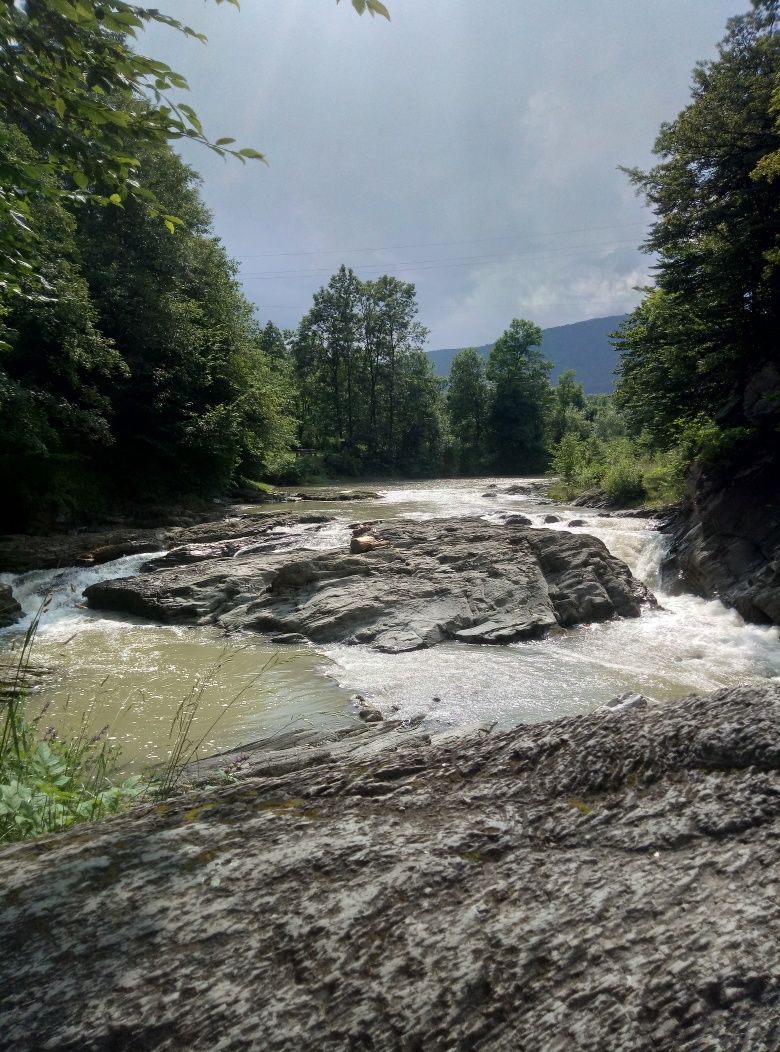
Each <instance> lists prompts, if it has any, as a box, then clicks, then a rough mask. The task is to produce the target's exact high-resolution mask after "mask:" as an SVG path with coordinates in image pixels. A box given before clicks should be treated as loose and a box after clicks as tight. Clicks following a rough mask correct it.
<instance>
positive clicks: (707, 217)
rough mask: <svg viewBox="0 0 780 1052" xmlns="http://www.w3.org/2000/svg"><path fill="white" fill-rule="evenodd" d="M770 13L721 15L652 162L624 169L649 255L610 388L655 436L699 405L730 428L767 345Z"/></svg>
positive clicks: (775, 306) (774, 49)
mask: <svg viewBox="0 0 780 1052" xmlns="http://www.w3.org/2000/svg"><path fill="white" fill-rule="evenodd" d="M779 12H780V4H778V0H755V3H754V5H753V10H752V11H751V12H750V13H748V14H746V15H743V16H740V17H738V18H734V19H732V20H731V21H730V22H729V24H728V31H727V34H726V37H725V39H724V40H723V41H722V43H721V45H720V47H719V54H718V57H717V59H715V60H714V61H712V62H705V63H700V64H699V65H698V66H697V67H696V68H695V70H694V73H693V88H692V99H691V102H690V104H689V105H688V106H687V107H686V108H685V109H684V110H683V111H682V112H681V113H680V115H679V116H678V117H677V119H676V120H674V121H672V122H671V123H669V124H665V125H663V126H662V128H661V131H660V134H659V136H658V139H657V141H656V144H655V152H656V154H657V155H658V156H659V158H660V163H659V164H658V165H656V167H654V168H653V169H651V170H650V171H649V172H640V171H631V172H630V175H631V178H632V180H633V182H634V184H635V186H636V187H637V189H638V190H639V191H640V192H642V193H644V195H645V196H646V198H647V200H648V202H649V204H650V205H651V206H652V208H653V210H654V212H655V216H656V219H655V222H654V224H653V227H652V229H651V233H650V236H649V238H648V241H647V244H646V248H647V250H648V251H649V252H654V253H657V263H656V267H655V271H656V280H655V287H654V288H653V289H652V290H648V292H647V294H646V296H645V299H644V301H643V302H642V304H641V305H640V307H639V308H638V309H637V310H636V311H634V313H633V314H632V315H631V317H630V318H629V319H628V321H627V322H625V323H624V325H623V326H622V327H621V330H620V332H619V335H618V340H617V346H618V348H619V349H620V350H621V351H622V354H623V357H622V366H621V369H622V379H621V382H620V385H619V398H620V400H621V402H622V405H623V406H624V407H625V409H626V410H627V415H628V418H629V420H630V421H631V422H632V424H633V425H634V426H635V427H636V428H637V429H640V428H642V427H644V428H647V429H648V430H649V431H650V432H651V433H652V434H653V435H654V437H655V439H656V441H658V442H659V443H661V444H668V443H670V442H672V441H673V440H674V437H675V435H676V434H677V433H678V431H679V428H680V426H681V424H684V423H685V421H686V420H690V419H692V418H694V417H695V416H696V415H697V414H699V413H701V412H704V413H706V414H708V415H709V416H710V417H715V418H717V419H718V420H720V421H721V422H723V423H724V424H727V425H729V426H731V425H737V426H740V425H741V424H742V423H743V422H744V419H743V410H744V406H743V402H744V397H745V392H746V389H747V388H748V387H749V385H751V383H752V378H753V377H754V376H755V375H756V374H757V373H758V371H759V370H760V369H761V367H762V365H763V364H764V363H768V362H770V361H771V360H773V359H774V358H775V357H776V354H777V331H778V321H779V315H780V195H778V193H777V186H776V185H775V184H774V183H773V182H772V181H771V178H770V176H771V174H772V168H771V158H773V157H774V156H776V154H777V151H778V148H780V132H779V130H778V126H777V123H776V117H777V114H776V84H777V82H778V76H779V75H780V34H778V17H779Z"/></svg>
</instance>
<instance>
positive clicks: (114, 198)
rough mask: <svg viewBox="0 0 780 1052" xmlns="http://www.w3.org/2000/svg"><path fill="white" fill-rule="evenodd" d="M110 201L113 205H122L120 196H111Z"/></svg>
mask: <svg viewBox="0 0 780 1052" xmlns="http://www.w3.org/2000/svg"><path fill="white" fill-rule="evenodd" d="M108 200H109V201H110V202H111V204H112V205H121V204H122V198H121V197H120V196H119V194H111V195H110V196H109V198H108Z"/></svg>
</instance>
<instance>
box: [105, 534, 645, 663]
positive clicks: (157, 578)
mask: <svg viewBox="0 0 780 1052" xmlns="http://www.w3.org/2000/svg"><path fill="white" fill-rule="evenodd" d="M373 536H375V537H376V539H377V541H378V542H379V543H377V544H376V546H374V547H369V548H368V550H366V551H365V552H364V553H363V554H352V553H350V552H348V551H325V552H311V551H309V552H297V553H290V552H285V553H276V554H262V553H260V554H256V553H253V552H252V551H251V550H247V551H244V552H239V553H238V554H236V555H234V556H233V557H232V558H228V559H225V558H223V557H221V556H223V552H224V548H223V547H221V546H220V545H219V544H215V545H214V546H213V551H212V552H211V553H209V552H208V551H207V550H205V548H204V546H203V545H201V546H199V547H198V551H197V552H193V551H191V550H189V549H188V548H182V549H180V550H177V551H175V552H172V553H171V555H170V556H168V557H166V559H165V560H158V561H153V562H152V563H150V567H151V568H152V572H150V573H146V574H143V575H141V576H138V577H133V578H127V579H123V580H113V581H105V582H101V583H99V584H95V585H92V586H90V587H89V588H88V589H87V590H86V592H85V595H86V596H87V599H88V601H89V604H90V606H93V607H96V608H98V609H108V610H119V611H127V612H130V613H133V614H138V615H140V616H142V617H148V618H152V619H154V620H161V621H180V622H191V623H203V622H213V623H217V624H220V625H222V626H223V627H225V628H228V629H253V630H255V631H262V632H276V633H284V634H286V633H291V632H293V633H300V634H301V635H304V636H306V638H307V639H310V640H312V641H313V642H317V643H333V642H339V643H352V644H355V643H367V644H370V645H372V646H374V647H376V648H378V649H382V650H386V651H390V652H399V651H404V650H415V649H419V648H421V647H428V646H433V645H435V644H436V643H439V642H441V641H443V640H445V639H459V640H462V641H464V642H480V643H507V642H512V641H513V640H517V639H524V638H529V637H533V636H539V635H542V634H544V632H545V631H547V630H548V629H549V628H551V627H553V626H556V625H559V626H564V627H566V626H569V625H574V624H577V623H581V622H588V621H603V620H607V619H609V618H611V617H614V616H617V615H619V616H623V617H636V616H638V615H639V612H640V606H641V604H642V603H643V602H646V601H652V597H651V596H650V595H649V593H648V592H647V590H646V589H645V587H644V585H642V584H641V582H639V581H636V580H635V579H634V578H633V577H632V576H631V572H630V570H629V569H628V567H627V566H626V565H625V564H624V563H623V562H621V561H620V560H619V559H616V558H615V557H614V556H612V555H610V553H609V551H608V550H607V548H606V547H605V545H604V544H603V543H602V542H601V541H599V540H597V539H596V538H594V537H589V536H586V535H579V536H572V535H570V534H567V533H564V532H561V531H553V530H532V529H528V528H526V527H525V526H523V525H521V524H510V525H506V524H505V525H493V524H489V523H486V522H483V521H481V520H478V519H452V520H446V521H441V520H439V521H432V522H402V521H393V522H389V523H385V524H383V525H381V526H379V525H378V526H376V527H375V528H374V534H373ZM361 539H362V538H361ZM209 554H211V555H213V556H214V557H212V558H209V557H208V556H209ZM195 559H197V560H199V561H197V562H194V561H193V560H195ZM175 561H179V563H180V565H178V566H176V565H171V563H172V562H175Z"/></svg>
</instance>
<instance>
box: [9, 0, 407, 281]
mask: <svg viewBox="0 0 780 1052" xmlns="http://www.w3.org/2000/svg"><path fill="white" fill-rule="evenodd" d="M337 2H338V0H337ZM216 3H217V4H222V3H229V4H232V5H233V6H234V7H238V6H239V3H238V0H216ZM352 3H353V7H354V8H355V10H357V11H358V13H359V14H362V13H363V12H364V11H365V10H368V11H369V13H370V14H371V15H372V16H373V15H381V16H382V17H384V18H387V19H389V18H390V15H389V13H388V11H387V8H386V7H385V5H384V4H382V3H381V2H380V0H352ZM157 26H165V27H167V28H169V29H172V30H174V31H176V32H178V33H181V34H182V35H183V36H185V37H191V38H193V39H194V40H197V41H200V42H201V43H205V42H206V37H205V36H204V35H203V34H202V33H198V32H196V31H195V30H194V29H191V28H190V27H189V26H188V25H186V24H185V23H183V22H181V21H179V20H178V19H176V18H173V17H172V16H171V15H167V14H164V13H163V12H161V11H160V10H158V9H157V8H153V7H144V6H141V5H139V4H134V3H128V2H127V0H26V2H22V0H6V2H5V3H2V4H0V260H2V262H0V301H2V300H3V298H4V297H5V298H8V297H9V296H11V297H13V296H15V295H20V294H23V290H22V285H23V284H24V282H25V280H26V281H27V282H29V278H30V276H31V274H34V273H35V269H34V262H33V260H34V257H35V255H36V253H37V251H39V250H40V247H41V245H42V244H43V243H44V234H43V232H42V231H41V230H40V229H39V228H38V226H37V224H36V222H35V219H36V210H37V207H38V206H39V205H40V204H41V203H42V202H43V203H49V204H51V203H57V204H67V205H69V206H71V205H78V204H82V203H85V202H90V203H91V204H93V205H100V206H103V207H109V208H122V207H123V206H124V205H126V204H127V202H128V201H130V200H135V201H136V202H141V203H143V205H144V206H145V207H146V208H147V209H148V211H149V214H150V215H151V216H153V217H155V218H157V219H158V221H159V223H160V226H161V227H162V228H163V229H164V230H167V231H168V232H169V233H174V231H175V230H176V229H177V227H178V226H180V225H181V223H182V222H183V217H182V216H181V214H180V213H179V211H178V209H176V211H175V212H174V211H172V210H171V206H170V203H166V202H163V201H161V200H160V199H159V198H158V197H156V196H155V194H154V192H153V190H152V189H150V187H149V185H148V181H147V180H146V179H145V178H144V176H145V173H144V172H143V157H144V156H145V155H146V156H148V155H149V154H150V153H151V154H153V153H155V152H156V151H157V150H159V149H160V148H163V147H165V146H166V145H167V144H168V143H170V142H174V141H177V140H179V139H191V140H194V141H196V142H199V143H201V144H202V145H204V146H205V147H207V148H208V149H209V150H212V151H213V152H214V153H217V154H218V155H220V156H222V157H227V156H230V157H234V158H236V159H238V160H239V161H241V163H242V164H243V163H246V161H247V160H260V161H264V160H265V158H264V156H263V154H261V153H260V152H258V151H257V150H256V149H254V148H253V147H250V146H244V147H240V146H236V145H235V142H236V140H235V139H234V138H232V137H231V136H220V137H219V138H217V139H213V138H211V137H209V136H208V135H207V134H206V132H205V131H204V129H203V126H202V124H201V122H200V120H199V118H198V115H197V113H196V112H195V110H194V109H193V108H192V107H191V106H190V105H189V104H188V103H186V102H183V101H181V98H180V96H179V93H180V92H183V91H186V90H188V84H187V81H186V79H185V78H184V77H183V76H182V75H181V74H180V73H177V72H176V71H175V70H173V69H171V67H170V66H168V65H167V64H166V63H164V62H161V61H160V60H159V59H155V58H152V57H150V56H148V55H144V54H142V53H141V51H140V48H139V44H140V38H141V37H142V35H143V32H144V30H146V29H148V28H150V27H157ZM9 129H18V130H19V131H21V132H22V133H23V135H24V136H25V137H26V138H27V140H28V141H29V143H30V144H31V146H32V150H33V155H32V156H31V155H30V154H29V152H27V151H26V150H23V149H22V150H20V149H18V140H17V139H16V138H15V136H14V134H13V130H11V131H9ZM175 207H176V204H175V202H174V208H175ZM40 277H41V283H40V284H39V287H38V290H37V291H38V292H39V293H40V292H41V291H45V290H46V281H45V277H44V276H43V275H40Z"/></svg>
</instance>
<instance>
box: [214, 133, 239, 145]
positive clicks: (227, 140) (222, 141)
mask: <svg viewBox="0 0 780 1052" xmlns="http://www.w3.org/2000/svg"><path fill="white" fill-rule="evenodd" d="M235 141H236V140H235V139H231V138H230V136H229V135H227V136H224V137H223V138H221V139H217V141H216V142H215V143H214V145H215V146H229V145H230V144H231V143H232V142H235Z"/></svg>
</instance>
